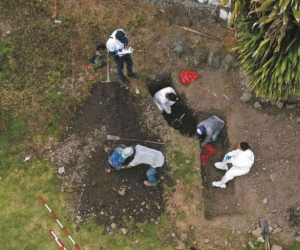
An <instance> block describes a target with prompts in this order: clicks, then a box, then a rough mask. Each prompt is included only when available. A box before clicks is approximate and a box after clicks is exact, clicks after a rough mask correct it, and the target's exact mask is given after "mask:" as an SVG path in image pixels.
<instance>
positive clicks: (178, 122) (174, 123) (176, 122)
mask: <svg viewBox="0 0 300 250" xmlns="http://www.w3.org/2000/svg"><path fill="white" fill-rule="evenodd" d="M184 116H185V113H184V114H183V115H182V116H180V118H179V119H175V120H174V121H172V127H173V128H179V127H180V126H181V125H182V122H181V120H182V118H183V117H184Z"/></svg>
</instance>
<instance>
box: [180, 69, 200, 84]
mask: <svg viewBox="0 0 300 250" xmlns="http://www.w3.org/2000/svg"><path fill="white" fill-rule="evenodd" d="M179 78H180V80H181V82H182V84H183V85H186V84H189V83H191V82H193V81H195V80H196V79H197V78H198V74H197V73H196V72H195V71H190V70H182V71H181V73H180V75H179Z"/></svg>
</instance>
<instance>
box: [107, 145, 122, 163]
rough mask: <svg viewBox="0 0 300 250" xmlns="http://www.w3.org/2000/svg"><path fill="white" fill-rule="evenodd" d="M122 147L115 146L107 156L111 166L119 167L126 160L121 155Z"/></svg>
mask: <svg viewBox="0 0 300 250" xmlns="http://www.w3.org/2000/svg"><path fill="white" fill-rule="evenodd" d="M122 151H123V150H122V148H120V147H117V148H116V149H115V150H114V151H113V153H112V154H111V155H110V156H109V158H108V162H109V164H110V165H112V166H113V167H119V166H122V165H124V162H125V160H126V158H125V159H124V158H123V157H122Z"/></svg>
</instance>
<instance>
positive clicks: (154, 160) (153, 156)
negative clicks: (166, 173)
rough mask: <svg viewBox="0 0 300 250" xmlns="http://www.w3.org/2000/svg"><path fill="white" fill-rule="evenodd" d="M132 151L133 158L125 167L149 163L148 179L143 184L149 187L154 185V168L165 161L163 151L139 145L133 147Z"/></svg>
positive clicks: (160, 165) (155, 181)
mask: <svg viewBox="0 0 300 250" xmlns="http://www.w3.org/2000/svg"><path fill="white" fill-rule="evenodd" d="M134 151H135V154H134V158H133V160H132V161H131V162H130V163H129V164H128V166H127V168H131V167H134V166H137V165H140V164H147V165H150V168H149V169H148V171H147V178H148V180H147V181H144V184H145V185H146V186H149V187H151V186H156V185H157V180H156V178H155V174H156V169H157V168H160V167H162V166H163V165H164V163H165V157H164V155H163V153H162V152H160V151H158V150H155V149H152V148H148V147H145V146H141V145H136V146H135V147H134Z"/></svg>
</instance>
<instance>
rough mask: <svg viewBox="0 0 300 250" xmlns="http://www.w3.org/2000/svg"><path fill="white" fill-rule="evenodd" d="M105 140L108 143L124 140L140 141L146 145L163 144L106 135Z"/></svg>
mask: <svg viewBox="0 0 300 250" xmlns="http://www.w3.org/2000/svg"><path fill="white" fill-rule="evenodd" d="M107 140H109V141H120V140H125V141H141V142H148V143H154V144H160V145H162V144H165V143H163V142H155V141H144V140H136V139H128V138H120V137H119V136H116V135H107Z"/></svg>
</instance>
